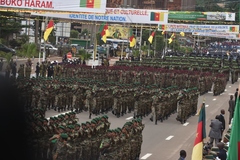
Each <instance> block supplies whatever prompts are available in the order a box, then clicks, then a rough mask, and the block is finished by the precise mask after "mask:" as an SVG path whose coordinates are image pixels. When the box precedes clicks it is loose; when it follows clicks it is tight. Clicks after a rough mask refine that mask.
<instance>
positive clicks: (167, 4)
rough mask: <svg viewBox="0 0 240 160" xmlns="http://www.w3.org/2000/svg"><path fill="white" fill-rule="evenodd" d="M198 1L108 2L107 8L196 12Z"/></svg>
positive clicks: (128, 0)
mask: <svg viewBox="0 0 240 160" xmlns="http://www.w3.org/2000/svg"><path fill="white" fill-rule="evenodd" d="M195 5H196V0H107V7H109V8H118V7H124V8H126V7H131V8H137V9H162V10H164V9H166V10H170V11H194V10H195Z"/></svg>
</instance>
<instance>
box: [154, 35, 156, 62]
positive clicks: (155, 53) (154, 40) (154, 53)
mask: <svg viewBox="0 0 240 160" xmlns="http://www.w3.org/2000/svg"><path fill="white" fill-rule="evenodd" d="M156 32H157V31H156ZM156 39H157V37H154V57H155V55H156V42H157V41H156Z"/></svg>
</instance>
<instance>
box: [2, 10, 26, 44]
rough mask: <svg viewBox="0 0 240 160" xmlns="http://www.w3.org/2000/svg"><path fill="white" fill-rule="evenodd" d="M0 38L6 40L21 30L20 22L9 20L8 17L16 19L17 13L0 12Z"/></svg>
mask: <svg viewBox="0 0 240 160" xmlns="http://www.w3.org/2000/svg"><path fill="white" fill-rule="evenodd" d="M0 15H1V18H0V33H1V34H0V38H5V39H8V37H9V36H10V35H12V34H13V33H19V32H20V30H21V29H22V24H21V21H19V20H17V19H14V18H9V17H18V13H17V12H5V11H0Z"/></svg>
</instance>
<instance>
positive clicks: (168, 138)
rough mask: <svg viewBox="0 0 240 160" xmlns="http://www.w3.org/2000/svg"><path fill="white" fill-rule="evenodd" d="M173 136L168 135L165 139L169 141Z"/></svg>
mask: <svg viewBox="0 0 240 160" xmlns="http://www.w3.org/2000/svg"><path fill="white" fill-rule="evenodd" d="M173 137H174V136H169V137H167V138H166V140H167V141H169V140H170V139H172V138H173Z"/></svg>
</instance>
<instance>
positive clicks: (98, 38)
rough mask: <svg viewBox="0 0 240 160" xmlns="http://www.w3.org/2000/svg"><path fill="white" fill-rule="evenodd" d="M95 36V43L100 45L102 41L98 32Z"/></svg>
mask: <svg viewBox="0 0 240 160" xmlns="http://www.w3.org/2000/svg"><path fill="white" fill-rule="evenodd" d="M96 36H97V37H96V38H97V45H102V44H103V43H104V42H103V41H102V40H101V35H100V33H97V34H96Z"/></svg>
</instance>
